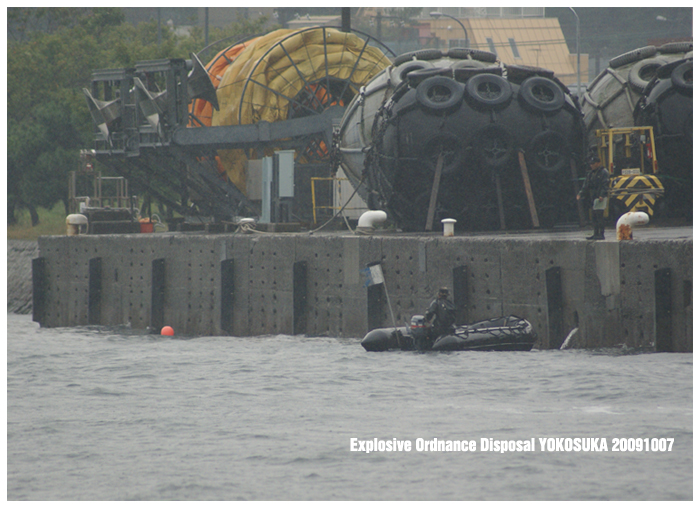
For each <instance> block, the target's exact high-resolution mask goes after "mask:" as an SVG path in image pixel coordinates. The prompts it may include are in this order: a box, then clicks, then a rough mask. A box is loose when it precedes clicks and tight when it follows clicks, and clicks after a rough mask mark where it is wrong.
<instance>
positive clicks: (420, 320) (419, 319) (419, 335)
mask: <svg viewBox="0 0 700 508" xmlns="http://www.w3.org/2000/svg"><path fill="white" fill-rule="evenodd" d="M411 338H412V339H413V348H414V349H415V350H416V351H427V350H429V349H431V348H432V345H433V344H432V341H431V340H430V336H429V334H428V328H427V327H426V326H425V318H424V317H423V316H421V315H417V316H413V317H412V318H411Z"/></svg>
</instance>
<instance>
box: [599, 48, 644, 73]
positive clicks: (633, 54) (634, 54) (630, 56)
mask: <svg viewBox="0 0 700 508" xmlns="http://www.w3.org/2000/svg"><path fill="white" fill-rule="evenodd" d="M655 54H656V46H644V47H643V48H637V49H633V50H632V51H628V52H627V53H623V54H621V55H619V56H616V57H615V58H613V59H612V60H610V62H609V63H608V65H609V66H610V68H611V69H617V68H618V67H622V66H623V65H627V64H631V63H632V62H637V61H639V60H643V59H644V58H649V57H651V56H654V55H655Z"/></svg>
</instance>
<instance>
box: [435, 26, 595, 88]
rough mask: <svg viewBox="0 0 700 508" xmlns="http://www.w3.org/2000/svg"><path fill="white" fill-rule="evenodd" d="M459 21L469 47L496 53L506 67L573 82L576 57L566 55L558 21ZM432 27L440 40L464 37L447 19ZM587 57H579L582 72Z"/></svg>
mask: <svg viewBox="0 0 700 508" xmlns="http://www.w3.org/2000/svg"><path fill="white" fill-rule="evenodd" d="M460 21H461V22H462V24H463V25H464V26H465V28H466V29H467V33H468V35H469V43H470V47H472V48H476V49H483V50H486V51H491V52H493V53H496V55H497V56H498V59H499V60H500V61H501V62H503V63H504V64H506V65H508V64H516V65H529V66H533V67H543V68H545V69H549V70H552V71H554V73H555V74H556V76H557V77H558V78H559V79H561V80H562V82H564V83H567V84H571V83H575V82H576V79H577V78H576V54H571V53H570V52H569V47H568V45H567V43H566V39H564V33H563V32H562V30H561V27H560V26H559V20H558V19H557V18H464V19H460ZM431 26H432V27H433V28H434V30H433V32H434V33H435V35H436V36H437V37H439V38H440V39H443V40H450V39H463V37H464V35H463V34H464V32H463V30H462V28H461V27H460V26H456V23H455V21H454V20H451V19H449V18H445V17H443V18H440V19H437V20H433V21H432V22H431ZM448 27H450V29H449V30H448ZM584 57H585V58H584ZM587 57H588V55H582V60H581V69H588V58H587ZM582 72H583V73H584V75H583V76H582V77H581V79H582V81H583V82H585V81H587V72H584V71H582Z"/></svg>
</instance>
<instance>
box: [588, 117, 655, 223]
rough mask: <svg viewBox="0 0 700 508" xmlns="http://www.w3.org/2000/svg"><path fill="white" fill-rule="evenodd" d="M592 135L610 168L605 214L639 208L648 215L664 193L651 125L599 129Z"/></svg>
mask: <svg viewBox="0 0 700 508" xmlns="http://www.w3.org/2000/svg"><path fill="white" fill-rule="evenodd" d="M596 137H597V138H598V155H599V156H600V160H601V161H603V162H604V164H605V165H606V167H607V168H608V171H609V172H610V192H609V194H610V199H609V203H608V210H606V214H608V215H609V214H611V213H612V214H615V215H616V216H617V215H621V214H623V213H625V212H630V211H641V212H646V213H647V214H648V215H649V218H651V217H652V216H653V215H654V210H655V209H656V208H657V203H658V201H659V199H660V198H661V197H662V196H663V195H664V187H663V185H662V184H661V181H660V180H659V178H658V176H657V173H658V170H659V168H658V162H657V160H656V146H655V144H654V131H653V129H652V127H619V128H613V129H599V130H597V131H596Z"/></svg>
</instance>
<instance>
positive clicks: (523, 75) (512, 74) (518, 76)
mask: <svg viewBox="0 0 700 508" xmlns="http://www.w3.org/2000/svg"><path fill="white" fill-rule="evenodd" d="M532 76H542V77H543V78H550V79H551V78H553V77H554V71H551V70H549V69H544V68H542V67H532V66H529V65H506V79H508V81H512V82H513V83H517V84H520V83H522V82H523V81H525V80H526V79H527V78H529V77H532Z"/></svg>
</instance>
